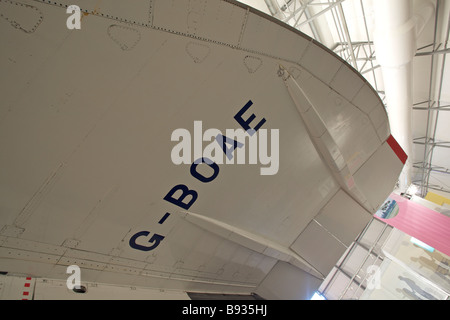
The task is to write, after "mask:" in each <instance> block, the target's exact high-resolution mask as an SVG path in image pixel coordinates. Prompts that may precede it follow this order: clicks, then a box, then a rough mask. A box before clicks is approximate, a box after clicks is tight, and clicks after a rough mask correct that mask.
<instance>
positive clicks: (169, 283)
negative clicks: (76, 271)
mask: <svg viewBox="0 0 450 320" xmlns="http://www.w3.org/2000/svg"><path fill="white" fill-rule="evenodd" d="M0 4H1V7H0V9H1V13H2V17H3V19H2V20H1V22H0V24H1V25H0V40H1V42H2V44H4V45H3V47H2V50H1V51H0V67H1V68H2V70H4V71H5V72H2V73H1V75H0V82H1V87H0V96H1V97H2V103H1V108H0V150H1V153H0V168H1V171H0V210H1V215H0V271H15V272H19V273H23V274H27V275H32V276H33V277H48V278H56V279H66V278H67V276H68V275H67V273H66V269H67V266H70V265H78V266H79V267H80V268H81V269H82V270H83V273H82V274H83V279H84V281H89V282H95V283H106V284H107V283H110V284H120V285H128V286H139V287H152V288H162V289H170V290H180V291H196V292H224V293H251V292H258V289H261V291H263V292H268V291H267V287H265V288H264V290H262V287H261V285H262V284H264V286H266V285H267V283H269V282H270V281H269V280H267V281H266V282H264V283H263V281H264V279H276V278H277V277H279V276H281V275H282V273H280V271H279V268H280V267H278V269H277V268H275V269H273V268H274V266H275V265H277V263H279V262H278V261H279V260H281V261H285V262H288V263H291V265H292V266H293V268H299V269H300V270H299V272H302V274H303V276H304V277H306V278H307V277H309V278H310V280H308V283H309V284H311V287H308V288H309V289H311V290H312V289H313V288H312V286H313V285H312V284H314V285H317V286H318V285H319V283H318V282H319V281H317V280H321V279H323V276H324V275H326V273H327V272H328V271H329V270H330V266H332V264H334V263H335V261H332V260H336V259H338V258H339V256H341V254H342V253H343V252H344V251H345V249H346V246H347V245H348V242H349V241H350V240H351V239H352V237H353V238H355V237H356V236H357V234H358V233H359V232H360V231H361V230H362V227H363V224H364V221H366V219H367V217H370V214H372V213H374V212H375V211H376V209H377V208H378V206H379V205H380V204H381V203H382V202H383V201H384V200H385V198H386V197H387V195H388V194H390V192H391V191H392V189H393V187H394V184H395V182H396V180H397V177H398V174H399V173H400V171H401V168H402V166H403V163H402V161H401V160H400V159H399V157H398V152H399V150H398V149H397V150H396V151H395V152H394V150H393V149H392V148H391V147H390V144H388V143H387V142H386V141H387V139H388V138H389V137H390V131H389V125H388V120H387V115H386V112H385V110H384V107H383V105H382V103H381V101H380V99H379V98H378V96H377V94H376V93H375V91H374V90H373V89H372V88H371V87H370V85H369V84H368V83H367V82H366V81H365V80H364V79H363V78H362V77H361V76H360V75H358V74H357V73H356V72H355V71H354V70H353V69H351V67H350V66H349V65H348V64H347V63H345V62H343V61H342V60H340V59H339V58H337V57H336V56H335V55H334V54H333V53H331V52H330V51H328V50H327V49H325V48H324V47H322V46H321V45H319V44H318V43H317V42H315V41H313V40H312V39H310V38H309V37H307V36H305V35H303V34H301V33H300V32H298V31H296V30H294V29H291V28H289V27H286V26H284V25H281V24H279V23H277V22H276V20H274V19H272V18H270V17H268V16H266V15H264V14H262V13H259V12H257V11H255V10H253V9H251V8H249V7H247V6H245V5H242V4H240V3H237V2H234V1H218V0H215V1H213V0H211V1H181V0H180V1H166V0H139V1H136V2H134V4H133V6H125V5H124V4H123V3H122V1H119V0H117V1H116V0H114V1H113V0H110V1H108V2H105V3H103V2H102V3H99V4H97V3H94V2H92V1H87V0H84V1H79V3H78V4H79V6H80V7H81V9H82V12H83V14H82V20H81V29H80V30H68V29H67V27H66V20H67V18H68V16H69V15H68V14H66V11H65V8H66V6H68V5H69V4H71V3H69V1H65V0H60V1H57V2H53V1H52V2H50V3H49V2H48V1H44V0H37V1H25V0H24V1H20V2H17V1H9V0H8V1H6V0H1V1H0ZM280 44H281V45H280ZM280 65H281V66H282V67H283V69H284V71H283V70H282V71H283V72H280ZM289 83H291V84H292V85H294V84H296V85H297V87H298V88H300V89H301V92H303V93H302V95H303V97H307V100H308V101H309V103H310V104H311V105H312V106H313V107H314V108H313V109H311V110H314V113H310V115H312V118H308V117H306V118H305V117H302V115H301V110H299V108H300V109H301V107H302V106H301V105H300V106H299V105H298V101H296V100H295V99H294V96H293V95H292V93H290V92H289V90H288V89H289V86H290V84H289ZM298 92H300V91H298ZM249 101H251V102H252V104H251V105H250V107H249V109H243V108H245V106H248V105H249ZM242 111H243V114H241V116H240V117H241V120H243V121H244V122H245V121H248V119H249V118H250V120H251V122H250V121H248V124H249V126H250V127H251V128H255V126H256V124H257V123H260V122H261V121H262V119H265V122H263V125H262V126H261V128H260V129H267V130H268V132H269V133H270V132H271V131H270V130H279V146H278V147H279V168H278V170H277V172H276V173H275V174H272V175H261V171H260V169H261V167H267V166H268V165H267V164H263V163H258V165H255V164H250V163H248V162H246V164H219V165H217V167H214V166H209V168H205V167H207V165H206V164H204V163H203V164H200V165H199V166H198V171H195V170H197V169H195V168H196V167H195V166H193V165H192V162H190V163H188V164H181V165H175V164H174V163H173V162H172V160H171V151H172V148H173V147H174V146H175V144H176V143H175V142H173V141H171V135H172V133H173V131H174V130H176V129H180V128H182V129H186V130H187V131H189V132H191V134H192V136H193V140H195V141H198V139H197V140H196V138H195V137H196V135H197V138H198V137H200V140H201V138H202V135H203V131H206V130H207V129H209V128H216V129H218V130H220V131H221V132H223V133H225V132H226V129H238V128H241V129H242V128H243V127H242V121H241V122H239V121H238V120H237V118H239V117H238V116H236V115H238V114H240V112H242ZM252 114H254V119H252V118H251V115H252ZM305 119H312V120H311V121H312V124H311V123H309V122H308V120H306V121H305ZM319 119H320V121H319V122H318V120H319ZM196 121H201V123H202V129H203V131H202V132H194V131H196V130H197V129H198V126H197V127H196V126H195V122H196ZM319 123H320V124H319ZM195 128H197V129H195ZM319 128H320V130H319V131H320V132H319V131H317V129H319ZM244 130H246V128H244ZM314 130H316V131H317V132H316V133H317V134H314V133H312V131H314ZM197 131H198V130H197ZM250 132H251V131H250ZM261 132H262V130H260V131H259V132H257V134H256V136H257V137H258V138H259V139H260V141H262V139H263V137H262V134H261ZM324 133H326V135H325V134H324ZM198 134H200V136H198ZM246 134H247V133H246ZM248 134H250V133H248ZM269 140H270V139H269ZM388 140H389V139H388ZM248 141H249V140H245V141H244V145H245V147H247V146H246V144H247V143H249V142H248ZM318 141H319V142H320V143H318ZM389 141H391V140H389ZM195 143H196V142H193V144H194V145H193V153H195V150H196V146H195ZM197 143H198V142H197ZM211 143H214V140H212V141H206V142H205V141H203V148H205V147H206V146H207V145H210V144H211ZM274 143H276V141H275V142H274V141H271V144H272V146H273V147H272V148H270V147H269V149H271V150H272V152H273V151H274V150H275V149H274V147H275V145H274ZM269 146H270V143H269ZM197 147H198V145H197ZM221 147H222V146H220V145H219V148H217V146H216V149H218V150H219V151H221ZM228 147H229V146H228ZM203 148H201V149H203ZM259 148H260V149H261V144H260V145H259ZM258 150H259V149H258ZM234 155H236V154H234ZM334 155H335V156H337V158H336V157H333V156H334ZM223 156H224V155H223ZM338 158H339V159H340V160H339V163H340V164H342V166H338V167H336V166H333V163H332V161H331V159H334V160H336V161H337V159H338ZM260 159H261V158H260ZM194 160H196V159H192V161H194ZM334 160H333V161H334ZM193 167H194V169H193ZM200 167H202V168H203V169H204V171H202V170H203V169H202V170H200ZM211 168H213V170H211ZM336 168H339V169H341V170H337V171H336ZM193 170H194V172H197V174H193V173H192V172H193ZM343 170H344V171H343ZM212 172H213V173H214V174H216V175H215V176H214V178H211V179H209V180H208V179H203V181H202V179H199V178H198V177H199V176H202V177H203V178H205V177H213V176H211V174H212ZM374 175H375V176H374ZM205 180H206V181H205ZM180 185H184V187H183V188H184V189H183V190H182V191H180V190H181V189H180V188H181V187H177V186H180ZM178 189H180V190H178ZM176 190H178V193H175V191H176ZM187 190H190V191H192V190H195V192H196V196H192V195H190V196H188V197H187V198H184V200H183V198H181V197H182V196H184V195H187V192H188V191H187ZM172 191H174V192H172ZM168 197H169V198H171V199H172V201H168V200H167V198H168ZM165 198H166V199H165ZM182 200H183V202H184V205H181V204H180V201H182ZM189 201H190V203H189V205H187V204H188V202H189ZM330 206H332V207H335V208H337V210H338V211H336V212H335V215H333V212H332V211H333V210H332V209H331V208H330ZM186 210H188V211H190V212H195V214H196V215H198V217H204V218H202V219H197V220H196V221H197V222H198V221H200V220H201V221H202V222H206V227H205V225H204V224H203V225H201V226H200V225H199V223H197V222H195V221H194V222H193V221H192V219H191V221H190V219H188V218H186V219H185V217H184V216H183V215H184V214H185V212H186ZM187 217H189V215H188V216H187ZM333 219H336V220H337V221H339V223H333V222H332V221H333ZM208 224H209V227H211V228H209V227H208ZM212 226H214V228H215V229H214V230H213V228H212ZM227 231H229V232H230V233H232V232H234V235H235V236H236V235H237V237H234V238H233V236H229V234H226V232H227ZM224 232H225V233H224ZM242 240H245V241H248V242H246V243H243V242H242ZM272 249H275V251H273V250H272ZM269 251H270V252H269ZM286 252H288V253H289V254H290V256H289V255H288V256H283V258H281V256H278V254H281V253H283V254H286ZM297 256H298V257H297ZM292 257H295V259H292ZM302 261H303V262H302ZM285 262H283V263H285ZM289 268H290V267H289ZM317 270H318V272H317ZM305 271H306V272H305ZM308 272H310V273H308ZM268 276H269V277H268ZM285 276H286V278H285V279H284V280H283V281H284V282H286V283H289V281H287V280H288V279H290V278H291V277H295V272H288V273H285ZM309 289H308V290H304V291H303V292H309ZM291 292H292V290H290V289H289V290H287V291H286V293H284V294H280V295H279V296H280V297H288V296H289V295H290V293H291ZM269 295H270V296H272V295H271V294H269ZM292 297H293V298H300V297H299V296H298V295H297V296H295V297H294V296H292ZM302 298H307V297H306V296H303V297H302Z"/></svg>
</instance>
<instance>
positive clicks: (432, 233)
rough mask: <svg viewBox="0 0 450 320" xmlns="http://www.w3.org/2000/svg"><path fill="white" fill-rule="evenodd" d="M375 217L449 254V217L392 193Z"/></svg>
mask: <svg viewBox="0 0 450 320" xmlns="http://www.w3.org/2000/svg"><path fill="white" fill-rule="evenodd" d="M375 217H376V218H377V219H379V220H381V221H384V222H386V223H387V224H389V225H391V226H393V227H394V228H396V229H399V230H401V231H403V232H405V233H406V234H408V235H410V236H411V237H414V238H416V239H419V240H420V241H422V242H424V243H426V244H427V245H429V246H431V247H433V248H435V249H436V250H438V251H440V252H442V253H445V254H446V255H448V256H450V217H447V216H445V215H443V214H441V213H439V212H436V211H434V210H431V209H428V208H427V207H424V206H422V205H420V204H418V203H415V202H413V201H410V200H408V199H406V198H403V197H401V196H399V195H397V194H394V193H392V194H391V195H390V196H389V198H388V199H387V200H386V201H385V203H384V204H383V205H382V206H381V208H380V210H378V211H377V213H376V214H375Z"/></svg>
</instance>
